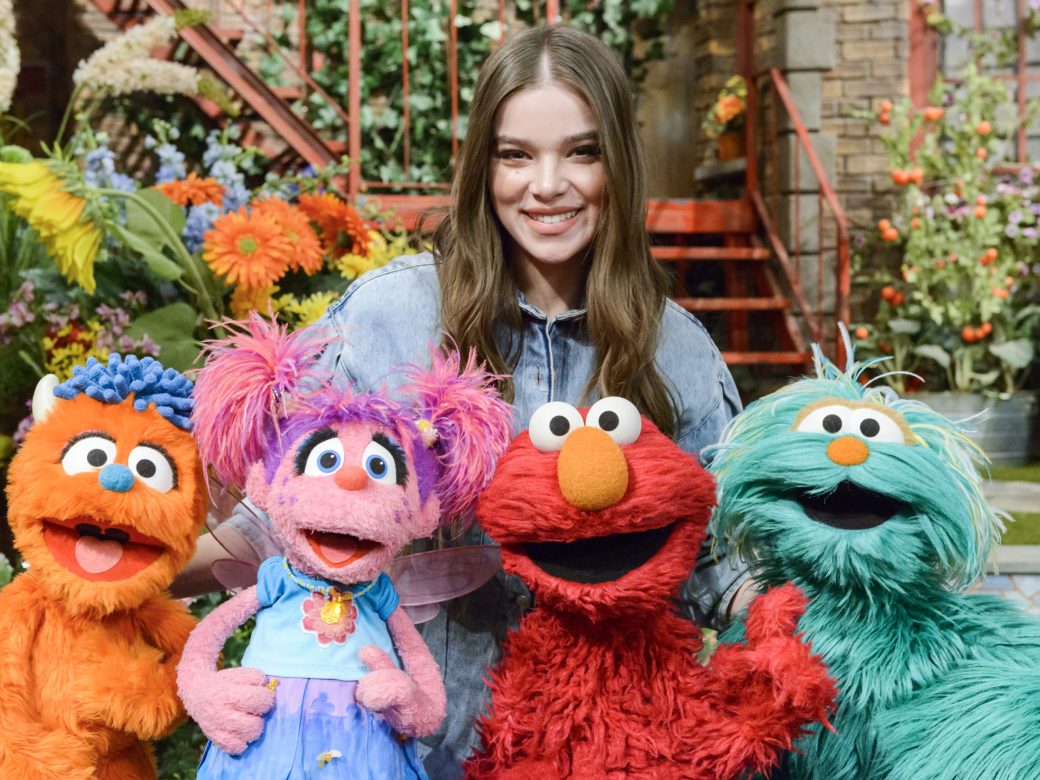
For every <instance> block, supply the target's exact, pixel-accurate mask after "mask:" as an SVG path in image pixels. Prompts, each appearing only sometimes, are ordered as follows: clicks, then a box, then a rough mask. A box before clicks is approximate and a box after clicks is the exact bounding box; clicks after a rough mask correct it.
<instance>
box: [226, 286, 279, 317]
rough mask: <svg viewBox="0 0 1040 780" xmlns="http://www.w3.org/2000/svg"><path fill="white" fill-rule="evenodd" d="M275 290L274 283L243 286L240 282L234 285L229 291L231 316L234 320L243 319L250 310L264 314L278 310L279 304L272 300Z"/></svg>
mask: <svg viewBox="0 0 1040 780" xmlns="http://www.w3.org/2000/svg"><path fill="white" fill-rule="evenodd" d="M276 292H278V285H276V284H271V285H267V286H266V287H245V286H243V285H241V284H240V285H238V286H236V287H235V289H234V290H233V291H232V292H231V316H232V317H234V318H235V319H236V320H244V319H246V317H248V316H249V312H251V311H255V312H259V313H260V314H264V315H266V314H267V313H268V311H278V307H279V304H278V302H277V301H275V300H274V294H275V293H276ZM283 297H284V296H283Z"/></svg>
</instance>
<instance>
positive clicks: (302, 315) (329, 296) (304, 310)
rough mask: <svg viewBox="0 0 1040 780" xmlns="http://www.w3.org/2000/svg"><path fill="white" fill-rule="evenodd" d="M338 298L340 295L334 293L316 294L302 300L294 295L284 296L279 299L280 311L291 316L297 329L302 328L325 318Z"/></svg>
mask: <svg viewBox="0 0 1040 780" xmlns="http://www.w3.org/2000/svg"><path fill="white" fill-rule="evenodd" d="M338 297H339V294H338V293H335V292H332V291H326V292H318V293H314V294H313V295H308V296H307V297H306V298H304V299H302V300H299V299H297V298H296V297H295V296H292V295H283V296H282V297H280V298H279V299H278V311H279V312H281V313H283V314H291V315H292V316H293V319H294V323H295V325H296V327H298V328H302V327H303V326H304V325H310V324H311V323H312V322H317V321H318V320H319V319H321V318H322V317H323V316H325V311H326V310H327V309H328V308H329V306H331V305H332V302H333V301H335V300H336V299H337V298H338Z"/></svg>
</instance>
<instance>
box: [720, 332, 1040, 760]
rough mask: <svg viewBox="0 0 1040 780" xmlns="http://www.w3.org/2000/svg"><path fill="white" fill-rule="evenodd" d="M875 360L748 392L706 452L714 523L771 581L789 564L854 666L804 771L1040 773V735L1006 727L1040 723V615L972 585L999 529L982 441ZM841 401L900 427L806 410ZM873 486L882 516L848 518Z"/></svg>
mask: <svg viewBox="0 0 1040 780" xmlns="http://www.w3.org/2000/svg"><path fill="white" fill-rule="evenodd" d="M869 366H870V363H865V364H864V363H859V364H855V363H852V361H851V360H850V362H849V365H848V366H847V368H846V370H845V371H842V370H840V369H839V368H837V367H836V366H834V365H833V364H832V363H830V362H829V361H827V360H825V359H824V358H822V357H821V356H820V355H819V353H817V359H816V367H817V376H816V377H815V378H806V379H803V380H800V381H798V382H795V383H794V384H792V385H790V386H788V387H786V388H784V389H782V390H780V391H778V392H776V393H774V394H773V395H771V396H768V397H766V398H763V399H762V400H760V401H758V402H756V403H754V404H752V405H750V406H749V407H748V409H747V410H746V411H745V412H744V413H743V414H741V415H740V416H738V417H737V418H736V419H735V420H734V421H733V423H732V424H731V426H730V428H729V430H728V431H727V433H726V435H725V436H724V438H723V441H722V442H721V443H720V444H719V445H717V446H716V447H715V448H713V449H712V450H711V451H710V452H708V453H707V455H708V457H709V459H710V461H711V470H712V471H713V472H714V473H715V475H716V478H717V480H718V491H719V505H718V510H717V513H716V516H715V520H714V521H713V533H714V535H715V538H716V539H717V540H718V543H720V544H723V545H726V546H728V547H729V548H730V549H736V550H739V552H740V553H741V554H742V555H743V556H744V557H745V558H746V559H747V560H748V561H749V562H750V564H751V566H752V570H753V573H754V575H755V577H756V579H758V580H759V581H760V582H761V583H762V584H764V585H773V584H780V583H783V582H786V581H789V580H790V581H793V582H794V583H795V584H797V585H798V586H799V587H801V588H802V589H803V590H804V591H805V593H806V595H807V596H809V599H810V604H809V607H808V609H807V610H806V612H805V614H804V615H803V616H802V618H801V620H800V622H799V628H800V629H801V630H802V631H803V632H804V638H805V640H806V641H808V642H810V643H811V645H812V648H813V652H816V653H820V654H821V655H822V656H823V658H824V660H825V661H826V662H827V665H828V667H829V668H830V671H831V674H832V675H833V676H834V677H835V679H837V681H838V688H839V695H838V702H839V704H838V711H837V713H836V715H835V717H834V719H833V724H834V727H835V729H836V733H832V732H829V731H826V730H823V729H821V728H819V727H816V728H815V729H814V730H813V733H811V734H810V735H808V736H807V737H805V738H804V739H803V740H802V741H801V742H800V743H799V745H798V748H799V750H800V751H801V752H800V753H799V754H792V756H791V757H790V759H791V770H792V776H794V777H804V778H820V779H823V778H826V779H827V780H831V779H832V778H876V777H892V778H896V777H907V778H909V777H917V778H920V777H936V778H945V777H972V778H983V777H985V778H990V777H993V778H998V777H1040V740H1033V741H1032V743H1031V744H1028V745H1022V744H1020V743H1019V742H1018V741H1016V740H1015V739H1009V740H1007V742H1006V743H1005V741H1004V740H1003V739H1002V738H1001V733H1002V732H1004V733H1006V734H1009V735H1011V734H1015V733H1016V732H1015V730H1016V729H1018V730H1020V731H1022V733H1023V734H1024V733H1025V730H1026V729H1027V727H1026V726H1024V725H1022V724H1027V723H1032V724H1034V726H1033V731H1034V732H1035V731H1036V728H1035V724H1037V723H1038V722H1040V720H1038V717H1037V712H1038V709H1040V700H1038V698H1037V695H1035V694H1034V695H1033V696H1032V697H1029V696H1027V695H1014V696H1005V695H1004V692H1005V689H1009V688H1013V687H1014V684H1013V683H1008V682H1007V681H1006V675H1007V674H1009V673H1012V672H1011V671H1010V670H1012V669H1014V670H1024V671H1023V674H1026V673H1027V674H1028V676H1029V679H1030V680H1034V681H1036V684H1035V685H1034V687H1033V690H1034V691H1037V692H1038V693H1040V622H1037V621H1034V620H1032V619H1031V618H1029V617H1028V616H1027V615H1026V614H1025V613H1023V612H1021V611H1020V610H1018V609H1017V608H1016V607H1014V606H1013V605H1012V604H1010V603H1007V602H1004V601H1001V600H999V599H996V598H993V597H986V596H968V595H964V594H962V593H961V592H960V591H961V590H963V589H964V588H965V587H966V586H968V585H970V584H971V583H972V582H973V581H974V580H976V579H977V578H978V577H979V576H980V575H981V573H982V572H983V569H984V564H985V561H986V558H987V556H988V554H989V552H990V550H991V548H992V546H993V544H994V543H995V542H996V540H997V539H998V538H999V533H1000V530H1001V521H1000V518H999V517H997V516H996V515H995V514H994V512H993V511H992V510H991V509H990V508H989V506H988V505H987V503H986V501H985V499H984V497H983V494H982V486H981V480H980V478H979V476H978V472H977V470H976V464H977V463H981V461H982V460H983V458H982V455H981V453H980V451H979V450H978V448H977V447H976V446H975V445H974V444H973V443H972V442H971V440H970V439H969V438H967V436H966V435H965V433H964V431H963V430H962V429H961V427H960V426H959V425H957V424H956V423H953V422H951V421H950V420H947V419H946V418H944V417H942V416H941V415H939V414H937V413H935V412H934V411H932V410H931V409H930V408H928V407H927V406H925V405H924V404H922V403H919V402H916V401H912V400H906V399H901V398H899V397H898V396H897V395H896V394H895V393H894V392H893V391H891V390H890V389H889V388H884V387H871V386H869V385H866V386H864V385H862V384H861V383H860V381H859V379H860V376H861V375H862V374H863V372H864V371H865V370H866V369H867V368H868V367H869ZM831 405H834V406H836V407H837V408H839V409H851V410H852V412H850V413H849V414H850V415H857V414H858V415H861V416H862V415H869V416H873V417H874V418H875V419H881V418H880V417H878V415H885V418H884V419H885V420H888V421H894V423H895V425H896V426H898V430H901V431H902V433H901V434H900V435H899V437H900V438H899V440H893V439H892V437H889V440H887V441H879V440H876V439H872V438H871V437H870V436H868V435H867V434H866V433H865V432H862V431H860V430H858V429H855V428H850V427H848V426H846V427H845V428H843V429H841V430H839V431H836V432H828V431H827V430H824V429H823V428H822V427H819V428H818V429H813V427H812V426H811V425H810V426H808V427H807V426H806V423H805V420H806V419H807V414H808V412H807V411H806V409H807V407H811V408H810V409H809V411H812V409H816V408H819V407H821V406H828V407H830V406H831ZM855 419H857V420H858V419H861V418H860V417H857V418H855ZM832 425H833V423H832ZM890 429H891V430H896V428H895V427H892V426H890ZM867 430H868V431H869V430H870V429H869V428H868V429H867ZM840 438H846V439H850V440H851V439H853V438H855V439H859V441H860V443H856V442H854V441H853V442H851V444H852V445H853V449H854V450H855V449H857V448H858V450H860V451H863V452H865V453H866V456H865V459H864V460H862V462H856V463H854V464H852V463H844V464H843V463H842V462H840V461H841V460H842V459H841V457H838V458H837V459H835V458H834V457H831V456H830V455H829V454H828V453H829V452H837V451H838V449H835V448H833V447H831V445H832V443H834V442H835V441H836V440H837V439H840ZM878 438H884V437H878ZM848 443H849V442H846V444H848ZM864 445H865V449H864ZM839 449H840V448H839ZM842 494H843V495H844V496H845V500H844V502H838V504H827V503H823V504H821V497H831V496H837V495H842ZM850 496H851V499H850V498H849V497H850ZM859 500H862V502H863V504H864V505H865V506H866V505H870V506H871V507H874V508H875V509H876V513H877V518H878V520H877V523H878V524H876V525H873V527H866V528H850V527H841V526H842V524H843V522H844V521H842V520H841V518H838V519H835V518H836V516H837V515H838V514H840V512H839V510H840V511H845V510H847V509H848V508H849V504H850V503H854V502H856V501H859ZM821 506H823V507H824V508H825V509H828V510H830V509H831V508H832V507H836V508H835V509H834V512H833V513H831V512H829V511H828V512H820V511H815V510H819V508H820V507H821ZM812 517H816V519H812ZM884 517H887V519H880V518H884ZM821 518H824V519H821ZM845 525H846V526H847V525H848V523H845ZM739 631H740V629H739V627H736V628H735V629H734V630H733V631H732V632H731V635H728V636H726V637H724V638H726V639H732V638H734V635H738V634H739ZM1005 670H1006V671H1005ZM987 686H989V693H987ZM951 724H952V725H951ZM969 724H971V727H970V728H969V727H968V725H969ZM1023 741H1027V742H1028V740H1025V739H1024V737H1023ZM940 757H941V759H942V762H943V763H942V764H941V765H938V766H937V765H933V763H932V762H934V761H937V760H939V759H940ZM942 767H946V768H950V767H958V769H957V770H956V771H953V772H952V773H951V772H947V771H942ZM1009 768H1014V769H1015V770H1016V771H1011V769H1009Z"/></svg>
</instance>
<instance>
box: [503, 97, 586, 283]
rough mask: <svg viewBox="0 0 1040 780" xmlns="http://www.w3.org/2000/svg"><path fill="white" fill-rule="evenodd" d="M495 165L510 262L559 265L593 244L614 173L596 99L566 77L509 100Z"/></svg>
mask: <svg viewBox="0 0 1040 780" xmlns="http://www.w3.org/2000/svg"><path fill="white" fill-rule="evenodd" d="M494 133H495V137H494V139H493V142H492V144H493V145H492V154H491V160H490V168H489V180H490V189H491V199H492V204H493V206H494V209H495V214H496V215H497V216H498V219H499V221H500V222H501V223H502V226H503V227H504V228H505V230H506V232H507V233H508V239H511V240H507V241H506V246H505V247H504V248H505V251H506V256H507V257H508V258H509V260H510V262H513V263H534V264H551V265H557V264H562V263H567V262H569V261H571V260H573V259H575V258H580V257H581V256H583V255H584V253H585V251H586V250H587V249H588V248H589V246H590V245H591V244H592V241H593V238H594V237H595V234H596V228H597V225H598V223H599V219H600V213H601V211H602V208H603V198H604V190H605V186H606V173H605V171H604V168H603V160H602V158H601V155H600V142H599V132H598V128H597V126H596V120H595V117H594V116H593V114H592V110H591V109H590V108H589V105H588V104H587V103H586V102H585V101H584V100H583V99H582V98H581V97H579V96H578V95H577V94H575V93H574V92H573V91H571V90H570V89H568V88H567V87H565V86H562V85H560V84H558V83H547V84H541V85H538V86H534V87H530V88H528V89H524V90H522V91H520V92H517V93H516V94H514V95H511V96H510V97H508V98H507V99H506V100H504V101H502V103H501V105H499V107H498V111H497V112H496V115H495V124H494Z"/></svg>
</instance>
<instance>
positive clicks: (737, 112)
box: [701, 76, 747, 162]
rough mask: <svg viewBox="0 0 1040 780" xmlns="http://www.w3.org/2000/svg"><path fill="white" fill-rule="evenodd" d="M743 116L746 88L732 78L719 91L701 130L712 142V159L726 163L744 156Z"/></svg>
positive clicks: (742, 82) (740, 78)
mask: <svg viewBox="0 0 1040 780" xmlns="http://www.w3.org/2000/svg"><path fill="white" fill-rule="evenodd" d="M746 116H747V85H746V84H745V83H744V77H743V76H732V77H731V78H730V79H729V80H728V81H727V82H726V83H725V85H724V86H723V87H722V89H721V90H720V91H719V94H718V96H717V97H716V98H715V102H714V103H712V105H711V108H710V109H709V110H708V115H707V117H705V119H704V122H703V123H702V125H701V127H702V129H703V130H704V132H705V134H706V135H707V136H708V138H712V139H714V140H715V156H716V157H717V158H718V160H719V162H727V161H729V160H736V159H738V158H740V157H743V156H744V154H745V148H744V145H745V140H744V120H745V118H746Z"/></svg>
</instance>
